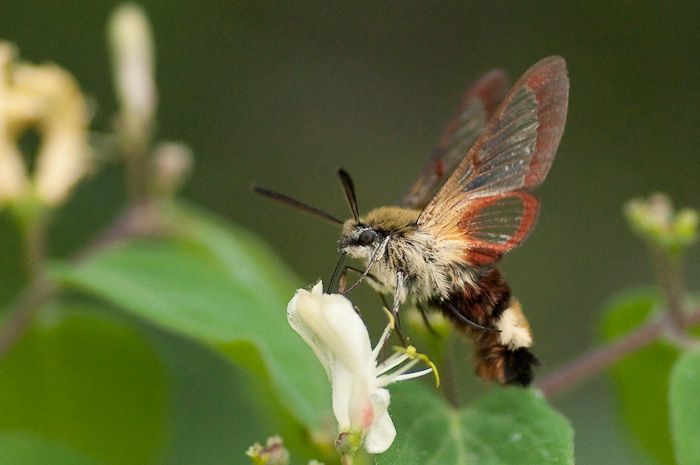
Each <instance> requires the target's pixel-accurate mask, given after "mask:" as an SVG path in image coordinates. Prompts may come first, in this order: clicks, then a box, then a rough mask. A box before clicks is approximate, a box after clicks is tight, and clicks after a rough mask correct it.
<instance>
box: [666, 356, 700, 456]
mask: <svg viewBox="0 0 700 465" xmlns="http://www.w3.org/2000/svg"><path fill="white" fill-rule="evenodd" d="M699 394H700V350H697V349H696V350H691V351H687V352H685V353H684V354H683V355H681V357H680V359H679V360H678V362H676V364H675V365H674V366H673V370H672V371H671V387H670V392H669V399H670V406H671V430H672V433H673V443H674V445H675V449H676V458H677V459H678V464H679V465H697V464H700V438H699V437H698V431H700V395H699Z"/></svg>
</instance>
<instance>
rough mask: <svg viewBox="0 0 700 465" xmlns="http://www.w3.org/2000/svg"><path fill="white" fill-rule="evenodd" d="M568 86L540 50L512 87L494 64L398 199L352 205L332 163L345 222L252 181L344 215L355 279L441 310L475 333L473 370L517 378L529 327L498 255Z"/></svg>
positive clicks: (527, 216)
mask: <svg viewBox="0 0 700 465" xmlns="http://www.w3.org/2000/svg"><path fill="white" fill-rule="evenodd" d="M568 94H569V79H568V75H567V69H566V64H565V61H564V59H563V58H561V57H557V56H553V57H549V58H545V59H543V60H541V61H539V62H538V63H536V64H535V65H534V66H532V67H531V68H530V69H529V70H528V71H527V72H526V73H525V74H524V75H523V76H522V77H521V78H520V79H519V80H518V81H517V82H516V84H515V85H514V86H513V87H512V88H511V89H510V90H508V79H507V76H506V74H505V73H504V72H503V71H500V70H495V71H491V72H490V73H487V74H486V75H484V76H483V77H482V78H481V79H480V80H478V81H477V82H476V83H475V84H474V85H473V86H472V87H471V88H470V89H469V90H468V91H467V92H466V93H465V94H464V96H463V97H462V99H461V101H460V104H459V105H458V107H457V110H456V112H455V115H454V117H453V119H452V120H451V121H450V123H449V124H448V126H447V127H446V129H445V130H444V132H443V134H442V135H441V137H440V139H439V141H438V144H437V147H436V149H435V150H434V151H433V153H432V155H431V156H430V158H429V159H428V161H427V162H426V163H425V165H424V166H423V167H422V169H421V171H420V175H419V177H418V180H417V181H416V182H415V183H414V184H413V186H412V187H411V188H410V189H409V191H408V193H407V194H406V195H405V196H404V197H403V199H402V200H401V202H400V203H399V205H398V206H388V207H380V208H376V209H374V210H372V211H370V212H369V213H368V214H367V215H365V216H360V215H359V213H358V208H357V201H356V199H355V192H354V187H353V185H352V181H351V180H350V177H349V176H348V175H347V173H345V172H344V171H342V170H341V171H340V176H341V179H342V181H343V185H344V186H345V190H346V195H347V198H348V201H349V203H350V207H351V210H352V218H350V219H349V220H347V221H345V222H340V221H339V220H337V219H335V218H333V217H332V216H330V215H328V214H327V213H325V212H322V211H320V210H318V209H315V208H313V207H310V206H308V205H305V204H302V203H300V202H297V201H295V200H292V199H290V198H288V197H286V196H283V195H281V194H277V193H275V192H272V191H269V190H266V189H262V188H255V190H257V191H258V192H260V193H262V194H264V195H267V196H268V197H272V198H275V199H276V200H281V201H283V202H285V203H289V204H292V205H294V206H296V207H298V208H301V209H304V210H306V211H308V212H310V213H313V214H316V215H318V216H322V217H324V218H326V219H328V220H331V221H333V222H336V223H342V235H341V238H340V240H339V243H338V249H339V251H340V252H341V253H342V254H343V255H342V256H343V258H344V257H345V255H349V256H351V257H354V258H357V259H360V260H362V261H363V262H364V264H365V270H364V272H363V273H362V276H361V278H360V280H359V281H361V280H362V279H364V278H366V277H370V278H371V279H367V280H368V281H369V282H370V284H371V285H372V286H373V287H375V288H376V289H377V290H378V291H379V292H381V293H384V294H393V296H394V311H395V312H396V311H398V306H399V305H400V304H402V303H404V302H406V301H407V300H410V301H413V302H415V303H416V304H417V305H419V306H420V307H421V308H430V309H437V310H439V311H441V312H442V313H443V314H444V315H446V316H447V318H449V319H450V320H451V321H452V323H453V324H454V325H455V326H456V327H457V328H458V329H459V330H460V331H462V332H464V333H465V334H466V335H467V336H469V337H470V338H472V339H473V341H474V345H475V351H474V352H475V359H476V372H477V374H478V375H479V376H480V377H481V378H483V379H484V380H486V381H496V382H498V383H500V384H504V385H506V384H520V385H523V386H526V385H528V384H529V383H530V382H531V380H532V371H533V365H536V364H538V361H537V358H536V357H535V355H534V354H533V353H532V351H531V350H530V348H531V346H532V335H531V332H530V328H529V324H528V321H527V319H526V317H525V315H524V314H523V312H522V309H521V306H520V303H519V302H518V300H517V299H516V298H515V297H514V296H513V295H512V293H511V290H510V287H509V286H508V284H507V283H506V281H505V279H504V277H503V275H502V274H501V273H500V272H499V271H498V269H497V268H496V264H497V263H498V262H499V260H500V259H501V258H502V257H503V255H504V254H506V253H508V252H509V251H511V250H513V249H514V248H516V247H517V246H519V245H520V244H521V243H522V242H523V241H524V240H525V239H526V238H527V237H528V235H529V234H530V232H532V230H533V228H534V227H535V224H536V222H537V217H538V213H539V207H540V201H539V199H538V198H537V197H536V196H535V195H534V194H532V193H531V191H532V190H533V189H534V188H536V187H537V186H539V185H540V184H541V183H542V181H544V179H545V177H546V176H547V174H548V172H549V169H550V167H551V166H552V162H553V160H554V157H555V154H556V150H557V147H558V146H559V142H560V140H561V137H562V134H563V131H564V125H565V123H566V114H567V106H568ZM341 261H342V259H341ZM339 265H340V263H339ZM359 281H358V282H359ZM356 284H357V283H356ZM356 284H355V285H356ZM355 285H353V286H352V287H351V288H350V289H349V290H352V289H353V288H354V287H355ZM349 290H348V291H349Z"/></svg>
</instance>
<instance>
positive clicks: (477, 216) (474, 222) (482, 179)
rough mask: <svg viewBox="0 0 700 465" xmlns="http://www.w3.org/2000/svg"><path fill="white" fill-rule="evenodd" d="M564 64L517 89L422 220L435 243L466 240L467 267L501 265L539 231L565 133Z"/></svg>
mask: <svg viewBox="0 0 700 465" xmlns="http://www.w3.org/2000/svg"><path fill="white" fill-rule="evenodd" d="M568 95H569V79H568V77H567V71H566V63H565V62H564V59H563V58H561V57H549V58H545V59H544V60H542V61H540V62H538V63H537V64H535V65H534V66H533V67H532V68H530V69H529V70H528V71H527V72H526V73H525V74H524V75H523V77H522V78H520V80H519V81H518V82H517V83H516V84H515V86H514V87H513V89H512V90H511V91H510V93H509V94H508V96H507V97H506V99H505V100H504V102H503V103H502V104H501V106H500V108H499V109H498V110H497V112H496V114H495V115H494V117H493V118H492V120H491V122H490V123H489V125H488V127H487V129H486V131H485V132H484V134H483V135H482V136H481V137H480V138H479V140H477V141H476V143H475V144H474V145H473V146H472V148H471V149H470V150H469V153H468V154H467V156H466V157H465V158H464V160H462V162H461V163H460V164H459V166H458V167H457V168H456V169H455V171H454V173H452V175H451V176H450V177H449V178H448V179H447V181H445V184H443V186H442V187H441V188H440V190H438V192H437V193H436V194H435V196H434V197H433V198H432V199H431V200H430V202H429V203H428V205H427V206H426V207H425V209H424V210H423V211H422V212H421V214H420V216H419V217H418V223H419V224H420V225H422V226H425V227H427V228H429V229H430V230H431V231H433V233H434V234H436V235H437V236H438V237H443V238H459V240H462V241H464V242H463V243H464V250H465V254H466V258H467V261H468V262H469V263H472V264H486V263H493V262H495V261H497V260H498V259H499V258H500V257H501V256H502V255H503V254H504V253H506V252H508V251H510V250H512V249H513V248H515V247H516V246H518V245H519V244H520V243H521V242H522V241H523V240H525V238H526V237H527V236H528V234H529V233H530V231H532V229H533V228H534V226H535V223H536V219H537V212H538V211H539V201H538V200H537V198H536V197H534V196H533V195H531V194H528V193H527V191H529V190H531V189H533V188H535V187H537V186H538V185H540V184H541V183H542V181H543V180H544V178H545V177H546V176H547V173H548V172H549V168H550V167H551V166H552V161H553V160H554V156H555V154H556V150H557V147H558V145H559V141H560V140H561V136H562V133H563V132H564V125H565V123H566V110H567V104H568Z"/></svg>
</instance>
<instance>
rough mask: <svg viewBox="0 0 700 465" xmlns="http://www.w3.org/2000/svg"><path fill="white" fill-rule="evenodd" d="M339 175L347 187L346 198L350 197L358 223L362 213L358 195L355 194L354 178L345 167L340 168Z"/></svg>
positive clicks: (350, 203)
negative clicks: (358, 208) (358, 203)
mask: <svg viewBox="0 0 700 465" xmlns="http://www.w3.org/2000/svg"><path fill="white" fill-rule="evenodd" d="M338 176H340V182H342V183H343V187H344V188H345V198H346V199H348V204H349V205H350V211H351V212H352V218H353V219H354V220H355V222H356V223H359V222H360V214H359V212H358V210H357V197H356V196H355V185H354V184H353V183H352V178H351V177H350V175H349V174H348V172H347V171H345V170H344V169H343V168H340V169H339V170H338Z"/></svg>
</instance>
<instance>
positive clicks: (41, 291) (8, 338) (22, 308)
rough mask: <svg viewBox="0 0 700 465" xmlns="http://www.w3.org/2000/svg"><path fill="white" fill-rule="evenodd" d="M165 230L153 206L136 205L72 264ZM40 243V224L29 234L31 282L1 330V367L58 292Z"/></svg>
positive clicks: (41, 233) (82, 250)
mask: <svg viewBox="0 0 700 465" xmlns="http://www.w3.org/2000/svg"><path fill="white" fill-rule="evenodd" d="M42 223H43V222H42ZM161 226H162V223H161V222H160V219H159V217H158V215H157V214H156V212H155V210H154V208H153V206H152V205H134V206H133V207H131V208H129V209H128V210H126V211H125V212H124V213H123V214H122V215H120V216H119V217H117V219H116V220H115V221H114V222H113V223H112V224H111V225H110V226H109V227H107V229H105V230H104V231H103V232H102V233H101V234H100V235H99V236H98V237H97V238H96V239H95V240H93V241H92V242H90V243H89V244H87V245H86V246H85V247H83V248H82V249H80V250H79V251H78V252H77V253H76V254H75V255H74V256H73V257H72V259H71V261H72V262H79V261H80V260H82V259H83V258H85V257H87V256H89V255H90V254H92V253H94V252H96V251H97V250H99V249H101V248H103V247H106V246H107V245H109V244H112V243H114V242H117V241H121V240H125V239H128V238H130V237H136V236H144V235H148V234H155V233H158V232H159V231H160V229H161ZM39 239H43V229H42V225H41V224H37V225H36V228H32V230H31V231H29V232H28V236H27V243H28V256H29V260H30V271H31V281H30V284H29V285H28V287H27V288H26V289H25V290H24V291H23V292H22V294H21V295H20V297H19V298H18V299H17V301H16V303H15V304H14V305H13V306H12V307H11V309H10V311H9V317H8V318H7V320H6V321H5V323H4V325H3V326H2V327H1V328H0V363H2V360H3V359H4V358H5V356H6V355H7V353H8V352H9V351H10V350H11V349H12V347H14V346H15V344H17V342H18V341H19V340H20V338H21V337H22V335H24V333H25V332H26V331H27V329H28V328H29V325H30V323H31V322H32V319H33V317H34V315H35V314H36V312H37V310H38V309H39V308H40V307H41V305H42V304H43V303H44V302H46V301H47V300H49V299H50V298H51V297H53V296H55V295H56V293H57V292H58V288H57V287H56V286H55V285H54V284H53V283H51V282H50V281H49V279H48V278H47V276H46V275H45V271H44V269H43V264H44V258H45V257H44V256H43V250H44V249H43V247H44V243H43V242H41V241H40V240H39Z"/></svg>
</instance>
